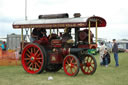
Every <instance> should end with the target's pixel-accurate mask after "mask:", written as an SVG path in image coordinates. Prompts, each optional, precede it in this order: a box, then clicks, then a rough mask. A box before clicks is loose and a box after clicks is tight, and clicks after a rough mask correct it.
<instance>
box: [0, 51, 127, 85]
mask: <svg viewBox="0 0 128 85" xmlns="http://www.w3.org/2000/svg"><path fill="white" fill-rule="evenodd" d="M95 57H96V60H97V64H98V66H97V70H96V72H95V74H94V75H90V76H88V75H84V74H83V73H82V72H81V71H80V72H79V74H78V75H77V76H76V77H70V76H67V75H66V74H65V73H64V71H63V70H60V71H59V72H56V73H48V72H44V73H41V74H34V75H32V74H28V73H26V72H25V71H24V69H23V68H22V66H0V85H128V53H120V54H119V64H120V66H119V67H115V61H114V58H113V55H111V60H112V61H111V63H110V65H109V66H108V67H107V68H106V67H103V66H102V67H101V66H99V55H96V56H95ZM49 76H52V77H53V80H48V77H49Z"/></svg>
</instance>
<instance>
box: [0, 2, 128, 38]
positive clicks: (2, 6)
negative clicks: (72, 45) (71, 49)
mask: <svg viewBox="0 0 128 85" xmlns="http://www.w3.org/2000/svg"><path fill="white" fill-rule="evenodd" d="M27 2H28V3H27V17H28V20H31V19H37V18H38V15H40V14H56V13H69V16H70V17H73V14H74V13H81V15H82V17H88V16H92V15H96V16H101V17H103V18H104V19H106V21H107V26H106V27H104V28H99V29H98V37H100V38H106V39H109V40H111V39H113V38H116V39H124V38H125V39H128V5H127V3H128V1H127V0H27ZM24 19H25V0H0V36H6V35H7V34H11V33H16V34H19V33H20V30H15V29H13V28H12V23H13V22H14V21H17V20H24Z"/></svg>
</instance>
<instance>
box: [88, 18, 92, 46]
mask: <svg viewBox="0 0 128 85" xmlns="http://www.w3.org/2000/svg"><path fill="white" fill-rule="evenodd" d="M90 27H91V23H90V20H89V29H88V43H89V44H90V37H91V36H90Z"/></svg>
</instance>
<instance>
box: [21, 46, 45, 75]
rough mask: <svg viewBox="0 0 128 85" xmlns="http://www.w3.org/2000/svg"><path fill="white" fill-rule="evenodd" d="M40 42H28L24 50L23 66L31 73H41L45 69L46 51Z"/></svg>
mask: <svg viewBox="0 0 128 85" xmlns="http://www.w3.org/2000/svg"><path fill="white" fill-rule="evenodd" d="M43 50H44V49H43V48H42V47H41V46H40V45H38V44H28V45H27V46H25V48H24V49H23V52H22V66H23V68H24V70H25V71H26V72H28V73H30V74H37V73H41V72H42V71H43V69H44V66H45V64H44V58H45V55H44V52H43Z"/></svg>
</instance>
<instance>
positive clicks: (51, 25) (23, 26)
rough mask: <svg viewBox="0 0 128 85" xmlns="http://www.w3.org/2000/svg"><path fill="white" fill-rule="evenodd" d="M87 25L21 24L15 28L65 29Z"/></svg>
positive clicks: (14, 26)
mask: <svg viewBox="0 0 128 85" xmlns="http://www.w3.org/2000/svg"><path fill="white" fill-rule="evenodd" d="M86 25H87V24H86V23H85V22H84V23H83V22H82V23H62V24H61V23H60V24H20V25H18V24H17V25H13V28H64V27H86Z"/></svg>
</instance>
